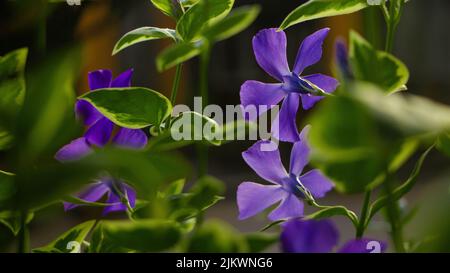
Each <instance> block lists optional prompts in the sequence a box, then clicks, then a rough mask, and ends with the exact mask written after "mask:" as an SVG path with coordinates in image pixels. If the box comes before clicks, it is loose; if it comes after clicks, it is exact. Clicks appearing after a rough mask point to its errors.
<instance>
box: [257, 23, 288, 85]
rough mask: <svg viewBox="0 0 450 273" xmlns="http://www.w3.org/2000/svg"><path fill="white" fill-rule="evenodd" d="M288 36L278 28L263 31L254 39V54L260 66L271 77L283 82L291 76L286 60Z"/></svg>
mask: <svg viewBox="0 0 450 273" xmlns="http://www.w3.org/2000/svg"><path fill="white" fill-rule="evenodd" d="M286 44H287V42H286V34H285V33H284V32H283V31H277V29H276V28H271V29H263V30H261V31H260V32H258V34H256V35H255V37H253V52H254V53H255V57H256V61H257V62H258V64H259V66H260V67H261V68H262V69H264V70H265V71H266V72H267V73H268V74H269V75H271V76H272V77H274V78H275V79H277V80H279V81H280V82H282V81H283V76H286V75H289V74H290V70H289V64H288V61H287V58H286Z"/></svg>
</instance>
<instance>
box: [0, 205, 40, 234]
mask: <svg viewBox="0 0 450 273" xmlns="http://www.w3.org/2000/svg"><path fill="white" fill-rule="evenodd" d="M33 217H34V213H32V212H30V213H28V214H27V217H26V220H25V223H27V224H29V223H30V222H31V220H33ZM20 218H21V215H20V212H17V211H2V212H0V223H2V224H3V225H5V226H6V227H7V228H9V230H11V232H12V233H13V234H14V236H17V234H19V231H20V225H21V221H20Z"/></svg>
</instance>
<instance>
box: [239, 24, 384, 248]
mask: <svg viewBox="0 0 450 273" xmlns="http://www.w3.org/2000/svg"><path fill="white" fill-rule="evenodd" d="M328 32H329V29H328V28H325V29H321V30H319V31H317V32H315V33H313V34H312V35H310V36H308V37H307V38H306V39H305V40H304V41H303V42H302V44H301V45H300V48H299V50H298V54H297V57H296V60H295V64H294V68H293V69H292V71H291V70H290V69H289V65H288V61H287V58H286V45H287V41H286V34H285V33H284V32H283V31H278V30H277V29H264V30H261V31H260V32H259V33H258V34H257V35H256V36H255V37H254V38H253V51H254V53H255V57H256V61H257V63H258V64H259V66H260V67H261V68H262V69H263V70H265V71H266V72H267V73H268V74H269V75H270V76H272V77H273V78H274V79H276V80H277V81H278V83H261V82H258V81H246V82H245V83H244V84H243V85H242V87H241V92H240V97H241V104H242V105H243V106H244V107H246V106H248V105H255V106H261V105H264V106H266V107H267V108H266V109H271V108H273V107H274V106H275V105H277V104H278V103H279V102H281V101H283V102H282V106H281V109H280V112H279V114H278V117H277V118H276V119H275V121H274V123H273V124H272V136H273V137H275V138H277V139H279V140H280V141H286V142H292V143H293V147H292V151H291V156H290V165H289V171H286V169H285V168H284V167H283V164H282V162H281V157H280V152H279V150H278V149H277V150H275V151H264V150H263V149H262V148H261V146H262V145H263V144H269V141H264V140H262V141H258V142H257V143H255V144H254V145H253V146H252V147H250V148H249V149H248V150H247V151H245V152H243V153H242V156H243V158H244V160H245V162H246V163H247V164H248V165H249V166H250V167H251V168H252V169H253V170H254V171H255V172H256V173H257V174H258V175H259V176H260V177H261V178H263V179H264V180H266V181H268V182H270V183H271V184H270V185H262V184H258V183H254V182H243V183H242V184H240V185H239V188H238V190H237V204H238V208H239V218H240V219H241V220H242V219H247V218H249V217H252V216H254V215H256V214H258V213H260V212H262V211H263V210H265V209H267V208H268V207H271V206H272V205H274V204H277V203H279V205H278V207H277V208H275V209H274V210H273V211H272V212H271V213H270V214H269V215H268V218H269V219H270V220H272V221H277V220H288V221H287V222H285V223H284V224H283V226H282V228H283V232H282V235H281V242H282V248H283V250H284V251H285V252H331V251H332V250H333V248H334V247H335V246H336V244H337V241H338V232H337V230H336V228H335V227H334V226H333V224H332V223H331V221H329V220H322V221H314V220H301V218H302V217H303V216H304V215H303V208H304V202H303V200H305V199H306V201H310V200H309V199H312V200H315V199H317V198H322V197H324V196H325V195H326V193H327V192H329V191H330V190H332V189H333V187H334V185H333V183H332V182H331V181H330V180H329V179H328V178H327V177H326V176H325V175H324V174H322V172H320V171H319V170H317V169H314V170H311V171H308V172H306V173H304V174H302V173H303V169H304V168H305V166H306V165H307V164H308V162H309V154H310V148H309V146H308V143H307V134H308V130H309V126H306V127H305V128H304V129H303V130H302V131H301V133H298V129H297V122H296V116H297V111H298V107H299V102H300V100H301V102H302V106H303V109H305V110H308V109H311V108H312V107H313V106H314V105H315V104H316V103H317V102H318V101H320V100H322V99H323V98H324V96H322V95H321V94H323V92H326V93H331V92H333V91H335V90H336V88H337V86H338V81H337V80H336V79H334V78H332V77H329V76H326V75H322V74H314V75H309V76H303V75H302V73H303V71H304V70H305V68H307V67H309V66H311V65H313V64H315V63H317V62H318V61H319V60H320V59H321V57H322V45H323V42H324V39H325V38H326V36H327V34H328ZM341 51H342V50H341ZM341 55H342V54H341ZM317 89H320V90H321V91H322V93H320V92H317ZM259 114H262V113H259ZM370 241H372V240H370V239H365V238H361V239H355V240H353V241H350V242H348V243H347V244H345V245H344V246H343V247H342V248H341V249H340V250H339V252H362V253H364V252H369V250H370V249H368V248H367V247H366V246H367V243H368V242H370ZM380 246H381V247H380V249H381V250H382V251H384V250H385V248H386V246H385V244H382V243H380Z"/></svg>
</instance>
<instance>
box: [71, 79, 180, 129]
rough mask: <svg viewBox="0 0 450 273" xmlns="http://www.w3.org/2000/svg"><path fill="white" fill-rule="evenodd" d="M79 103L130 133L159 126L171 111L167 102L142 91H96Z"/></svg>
mask: <svg viewBox="0 0 450 273" xmlns="http://www.w3.org/2000/svg"><path fill="white" fill-rule="evenodd" d="M80 99H83V100H86V101H88V102H90V103H91V104H92V105H93V106H94V107H95V108H96V109H97V110H98V111H100V113H102V114H103V115H104V116H106V117H107V118H108V119H110V120H111V121H113V122H114V123H115V124H117V125H119V126H122V127H126V128H133V129H139V128H144V127H147V126H150V125H159V124H161V122H162V121H163V120H164V119H165V118H167V117H168V116H169V114H170V112H171V110H172V105H171V103H170V101H169V99H167V98H166V97H164V96H163V95H162V94H160V93H158V92H156V91H154V90H151V89H147V88H143V87H131V88H110V89H99V90H97V91H93V92H89V93H86V94H84V95H82V96H81V97H80Z"/></svg>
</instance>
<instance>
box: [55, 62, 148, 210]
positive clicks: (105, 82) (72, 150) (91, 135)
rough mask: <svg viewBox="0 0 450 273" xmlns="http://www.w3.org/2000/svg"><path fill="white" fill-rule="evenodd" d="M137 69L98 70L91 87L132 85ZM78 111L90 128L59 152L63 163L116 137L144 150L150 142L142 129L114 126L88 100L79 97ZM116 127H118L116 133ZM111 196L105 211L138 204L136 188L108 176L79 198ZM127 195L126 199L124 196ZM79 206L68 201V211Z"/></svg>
mask: <svg viewBox="0 0 450 273" xmlns="http://www.w3.org/2000/svg"><path fill="white" fill-rule="evenodd" d="M132 75H133V70H131V69H130V70H127V71H125V72H124V73H122V74H120V75H119V76H118V77H117V78H116V79H114V80H113V79H112V73H111V71H110V70H97V71H94V72H90V73H89V86H90V89H91V90H96V89H102V88H114V87H129V86H130V85H131V77H132ZM75 113H76V115H77V117H78V118H80V119H81V120H82V121H83V122H84V124H85V125H86V126H87V130H86V132H85V134H84V136H83V137H80V138H77V139H75V140H73V141H72V142H70V143H69V144H67V145H65V146H64V147H62V148H61V149H60V150H59V151H58V152H57V153H56V155H55V158H56V159H57V160H58V161H61V162H67V161H74V160H78V159H80V158H82V157H84V156H86V155H87V154H89V153H91V152H92V151H93V149H92V147H93V146H97V147H104V146H105V145H106V144H108V142H110V140H111V138H112V143H113V144H114V145H117V146H120V147H126V148H132V149H140V148H143V147H145V146H146V145H147V141H148V138H147V135H145V133H144V132H143V131H142V130H140V129H128V128H123V127H119V126H116V125H114V123H113V122H112V121H110V120H109V119H108V118H106V117H105V116H103V115H102V114H101V113H100V112H99V111H98V110H97V109H95V107H94V106H92V104H90V103H89V102H87V101H84V100H78V101H77V102H76V105H75ZM114 127H118V130H117V133H116V134H115V135H114V136H113V131H114ZM105 195H107V196H108V199H107V201H106V202H107V203H108V204H111V206H108V207H106V208H105V210H104V213H105V214H106V213H109V212H113V211H123V210H126V209H127V207H126V206H125V204H124V203H123V202H122V201H123V200H128V202H129V205H130V206H131V207H134V205H135V200H136V193H135V191H134V190H133V189H132V188H131V187H130V186H128V185H127V184H125V183H123V182H122V181H120V180H117V179H113V178H111V177H104V178H102V179H100V180H99V181H98V182H96V183H94V184H92V185H90V187H88V188H87V189H86V190H85V191H83V192H82V193H80V194H79V196H78V197H79V198H80V199H82V200H85V201H88V202H96V201H98V200H100V199H101V198H102V197H103V196H105ZM124 198H125V199H124ZM75 207H78V205H75V204H70V203H65V204H64V208H65V209H66V210H70V209H73V208H75Z"/></svg>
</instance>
